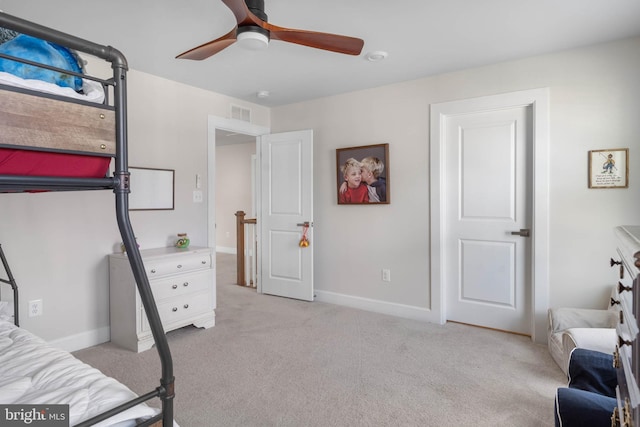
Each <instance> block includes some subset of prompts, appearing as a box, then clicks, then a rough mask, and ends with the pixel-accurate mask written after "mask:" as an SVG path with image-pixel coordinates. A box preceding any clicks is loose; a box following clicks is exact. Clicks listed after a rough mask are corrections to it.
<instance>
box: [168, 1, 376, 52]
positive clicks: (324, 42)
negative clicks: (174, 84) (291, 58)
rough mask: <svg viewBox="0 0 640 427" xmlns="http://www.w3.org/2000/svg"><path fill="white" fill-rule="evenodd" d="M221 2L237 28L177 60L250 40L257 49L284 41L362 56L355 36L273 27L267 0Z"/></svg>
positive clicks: (218, 50)
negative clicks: (269, 19) (265, 7)
mask: <svg viewBox="0 0 640 427" xmlns="http://www.w3.org/2000/svg"><path fill="white" fill-rule="evenodd" d="M222 2H223V3H224V4H225V5H227V7H228V8H229V9H231V11H232V12H233V14H234V15H235V17H236V21H237V25H236V26H235V27H234V28H233V29H232V30H231V31H229V32H228V33H227V34H225V35H224V36H222V37H219V38H217V39H215V40H212V41H210V42H208V43H205V44H202V45H200V46H198V47H195V48H193V49H190V50H188V51H186V52H183V53H181V54H180V55H178V56H176V58H178V59H194V60H202V59H206V58H208V57H210V56H212V55H215V54H216V53H218V52H220V51H221V50H223V49H224V48H226V47H229V46H231V45H232V44H233V43H235V42H236V41H241V40H247V41H248V42H249V43H252V44H254V45H255V46H256V47H257V46H263V47H266V46H267V45H268V43H269V40H270V39H271V40H281V41H285V42H289V43H296V44H300V45H304V46H309V47H314V48H317V49H324V50H330V51H332V52H338V53H345V54H347V55H359V54H360V52H361V51H362V46H363V45H364V41H363V40H362V39H358V38H355V37H347V36H341V35H338V34H329V33H319V32H316V31H306V30H295V29H292V28H283V27H278V26H276V25H272V24H270V23H269V22H267V14H266V13H264V0H222Z"/></svg>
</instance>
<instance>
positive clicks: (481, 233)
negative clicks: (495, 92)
mask: <svg viewBox="0 0 640 427" xmlns="http://www.w3.org/2000/svg"><path fill="white" fill-rule="evenodd" d="M445 131H446V150H447V155H446V159H447V167H446V169H447V171H448V173H447V184H446V185H447V187H448V192H449V194H450V196H451V197H449V198H448V201H447V205H446V207H447V210H446V211H447V224H448V228H447V235H448V236H449V238H448V244H447V248H446V251H447V255H446V260H447V261H446V271H447V273H448V274H447V289H448V293H447V319H449V320H454V321H459V322H463V323H470V324H475V325H480V326H486V327H491V328H496V329H503V330H509V331H513V332H518V333H524V334H530V333H531V331H530V325H531V317H530V316H531V310H530V299H529V298H530V296H529V294H530V283H528V282H527V280H526V279H527V278H526V275H525V271H526V270H527V269H528V268H529V267H528V265H527V263H528V256H527V254H528V253H529V249H528V246H529V244H530V243H529V242H530V241H529V239H528V238H527V237H521V236H514V235H511V231H516V230H519V229H525V228H529V220H530V219H529V218H528V195H527V189H528V186H527V177H528V171H527V153H528V144H529V143H530V141H531V138H530V137H531V131H530V111H529V108H528V107H527V106H522V107H512V108H507V109H502V110H493V111H484V112H476V113H468V114H461V115H455V116H450V117H447V119H446V126H445Z"/></svg>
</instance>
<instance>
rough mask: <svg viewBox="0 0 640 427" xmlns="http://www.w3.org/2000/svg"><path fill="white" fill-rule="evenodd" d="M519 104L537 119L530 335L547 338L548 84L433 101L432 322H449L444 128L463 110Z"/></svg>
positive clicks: (431, 114) (508, 106)
mask: <svg viewBox="0 0 640 427" xmlns="http://www.w3.org/2000/svg"><path fill="white" fill-rule="evenodd" d="M518 106H530V107H531V109H532V119H533V124H532V125H533V150H532V152H533V158H532V159H531V161H530V163H531V165H532V171H531V172H530V174H531V176H532V189H531V192H532V219H531V220H532V237H531V239H532V240H531V267H532V268H531V273H530V274H531V277H530V278H529V279H530V282H531V285H532V286H531V292H532V295H531V298H530V301H531V305H532V306H531V308H530V310H531V339H532V340H533V341H535V342H538V343H544V342H546V331H547V310H548V308H549V120H550V119H549V88H539V89H530V90H523V91H518V92H510V93H504V94H499V95H489V96H482V97H478V98H471V99H464V100H458V101H450V102H443V103H438V104H432V105H431V113H430V116H431V117H430V118H431V131H430V141H431V144H430V160H429V162H430V193H431V194H430V202H431V208H430V226H431V238H430V246H431V248H430V249H431V277H430V278H431V313H432V320H433V321H434V322H436V323H440V324H444V323H445V322H446V320H447V313H446V307H447V306H446V289H445V279H446V277H444V276H443V275H444V271H445V269H444V266H445V257H444V254H443V252H442V248H443V247H444V240H445V239H446V238H447V236H446V235H445V231H446V229H447V228H446V211H445V207H446V204H445V201H446V199H447V197H448V196H449V195H448V194H447V187H446V186H445V177H446V166H445V165H446V162H445V153H446V151H445V147H444V144H445V128H444V121H445V119H446V117H447V116H451V115H456V114H461V112H462V111H466V112H476V111H487V110H492V109H502V108H510V107H518Z"/></svg>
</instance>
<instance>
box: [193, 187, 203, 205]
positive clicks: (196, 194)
mask: <svg viewBox="0 0 640 427" xmlns="http://www.w3.org/2000/svg"><path fill="white" fill-rule="evenodd" d="M193 203H202V191H201V190H193Z"/></svg>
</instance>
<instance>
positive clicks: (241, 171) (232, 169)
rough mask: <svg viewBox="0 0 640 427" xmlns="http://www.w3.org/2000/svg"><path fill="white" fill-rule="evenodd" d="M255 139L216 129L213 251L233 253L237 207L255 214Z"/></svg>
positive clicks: (251, 216)
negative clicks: (216, 185) (214, 246)
mask: <svg viewBox="0 0 640 427" xmlns="http://www.w3.org/2000/svg"><path fill="white" fill-rule="evenodd" d="M255 140H256V138H255V137H253V136H251V135H246V134H239V133H235V132H229V131H224V130H220V129H216V146H215V149H216V167H215V174H216V182H217V183H218V187H217V188H216V200H215V202H216V212H215V214H216V248H215V249H216V252H222V253H228V254H236V237H237V236H236V217H235V213H236V212H237V211H243V212H245V213H246V215H247V218H255V215H256V210H255V206H256V203H255V168H256V165H255V159H256V142H255Z"/></svg>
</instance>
